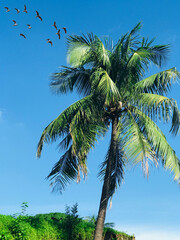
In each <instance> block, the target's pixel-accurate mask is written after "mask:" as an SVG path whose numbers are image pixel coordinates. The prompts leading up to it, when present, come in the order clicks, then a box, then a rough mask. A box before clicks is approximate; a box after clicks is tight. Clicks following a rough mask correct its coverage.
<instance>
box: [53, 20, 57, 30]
mask: <svg viewBox="0 0 180 240" xmlns="http://www.w3.org/2000/svg"><path fill="white" fill-rule="evenodd" d="M52 26H53V27H55V29H56V30H57V25H56V22H54V24H53V25H52Z"/></svg>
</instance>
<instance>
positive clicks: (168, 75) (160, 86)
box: [133, 68, 180, 95]
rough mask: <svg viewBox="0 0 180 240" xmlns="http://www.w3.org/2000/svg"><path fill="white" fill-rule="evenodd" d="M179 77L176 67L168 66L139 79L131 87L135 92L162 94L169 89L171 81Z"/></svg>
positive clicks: (174, 81)
mask: <svg viewBox="0 0 180 240" xmlns="http://www.w3.org/2000/svg"><path fill="white" fill-rule="evenodd" d="M179 78H180V73H179V72H178V71H177V70H176V68H170V69H168V70H165V71H162V72H159V73H157V74H154V75H152V76H150V77H148V78H145V79H143V80H141V81H140V82H138V83H136V84H135V86H134V87H133V88H134V91H137V92H144V93H155V94H161V95H163V94H167V93H168V92H169V91H170V89H171V86H172V83H176V82H177V79H179Z"/></svg>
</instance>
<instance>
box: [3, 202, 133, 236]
mask: <svg viewBox="0 0 180 240" xmlns="http://www.w3.org/2000/svg"><path fill="white" fill-rule="evenodd" d="M21 208H22V211H21V213H19V214H15V215H14V216H13V217H12V216H6V215H0V240H93V234H94V229H95V224H94V222H92V221H91V219H90V220H83V219H82V218H80V217H79V215H78V205H77V204H75V205H74V206H73V207H71V208H70V207H69V206H67V207H66V211H65V213H49V214H37V215H35V216H27V215H26V214H25V212H26V208H27V203H26V202H25V203H23V204H22V205H21ZM106 233H108V234H112V235H113V236H115V235H116V236H123V237H124V240H131V239H132V237H131V236H129V235H127V234H125V233H120V232H118V231H116V230H114V229H112V228H104V236H105V235H106ZM114 234H115V235H114ZM114 239H116V238H114ZM117 239H118V237H117Z"/></svg>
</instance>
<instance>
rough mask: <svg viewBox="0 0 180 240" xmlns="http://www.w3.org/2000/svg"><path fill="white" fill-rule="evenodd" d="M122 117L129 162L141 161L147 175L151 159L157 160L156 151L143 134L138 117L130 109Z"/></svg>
mask: <svg viewBox="0 0 180 240" xmlns="http://www.w3.org/2000/svg"><path fill="white" fill-rule="evenodd" d="M124 114H125V116H124V117H123V118H122V125H123V131H122V133H121V138H122V139H123V142H124V146H123V147H124V151H125V152H126V156H127V159H128V161H129V162H131V163H134V164H137V163H139V162H141V164H142V168H143V171H144V173H145V175H147V176H148V175H149V161H151V162H155V163H156V159H155V153H154V152H153V151H152V149H151V145H150V144H149V142H148V141H147V140H146V138H145V137H144V135H143V132H142V128H141V126H139V124H138V122H137V120H138V118H137V117H136V116H135V115H134V114H133V111H131V110H130V109H128V110H127V112H126V113H124Z"/></svg>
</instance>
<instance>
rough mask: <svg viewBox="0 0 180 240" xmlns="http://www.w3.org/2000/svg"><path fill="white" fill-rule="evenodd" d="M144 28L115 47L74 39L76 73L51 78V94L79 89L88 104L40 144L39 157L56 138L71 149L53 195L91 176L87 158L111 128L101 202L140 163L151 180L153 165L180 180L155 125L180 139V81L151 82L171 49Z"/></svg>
mask: <svg viewBox="0 0 180 240" xmlns="http://www.w3.org/2000/svg"><path fill="white" fill-rule="evenodd" d="M140 28H141V23H138V24H137V25H136V26H135V27H134V28H133V29H132V30H131V31H130V32H128V33H127V34H125V35H123V36H122V37H121V38H120V39H119V41H118V43H117V44H116V45H115V46H113V44H112V41H110V40H109V39H105V40H104V41H101V40H100V39H99V38H98V37H97V36H95V35H93V34H87V36H85V35H82V36H76V35H73V36H69V37H68V46H67V47H68V51H67V59H68V62H69V64H70V66H69V67H62V69H61V71H60V72H58V73H55V74H54V75H53V78H52V82H51V88H52V89H53V90H54V91H55V92H56V93H67V92H68V91H70V92H72V91H74V89H76V90H77V91H78V93H79V94H81V95H83V98H82V99H80V100H79V101H77V102H75V103H74V104H72V105H71V106H70V107H68V108H67V109H65V110H64V111H63V112H62V113H61V114H60V115H59V116H58V117H57V118H56V119H55V120H53V121H52V122H51V123H50V124H49V125H48V126H47V127H46V128H45V129H44V131H43V133H42V136H41V139H40V141H39V144H38V151H37V155H38V156H40V155H41V151H42V147H43V143H44V142H47V143H49V142H52V141H55V140H56V139H58V138H60V139H61V141H60V143H59V146H60V147H62V148H63V149H64V150H65V153H64V154H63V155H62V156H61V158H60V160H59V161H58V162H57V163H56V165H55V166H54V167H53V169H52V171H51V172H50V174H49V176H48V178H50V180H51V182H52V184H53V186H54V189H56V190H60V191H62V190H63V189H64V188H65V186H66V184H67V183H69V182H70V181H71V180H73V179H77V181H79V180H80V171H82V173H83V175H84V176H86V174H87V165H86V159H87V156H88V153H89V151H90V149H91V148H92V147H94V144H95V142H96V141H97V140H98V138H99V137H100V136H104V135H105V134H106V132H107V131H108V130H109V128H110V126H112V135H111V142H110V146H109V150H108V152H107V155H106V158H105V161H104V162H103V163H102V165H101V168H100V172H99V176H100V177H101V178H102V179H103V180H104V182H106V183H107V185H106V187H104V189H106V190H104V192H105V194H104V197H102V201H103V199H106V204H107V201H108V200H109V198H110V197H111V196H112V195H113V194H114V192H115V189H116V187H117V185H118V184H120V183H121V180H122V179H123V176H124V169H125V165H126V164H127V163H129V162H130V163H133V164H136V163H139V162H141V164H142V167H143V170H144V172H145V173H146V174H147V175H148V173H149V167H148V166H149V162H150V161H151V162H153V163H154V164H155V165H156V166H157V165H158V164H159V163H162V164H163V166H164V167H165V168H167V169H169V170H170V171H172V172H173V174H174V178H175V179H176V180H178V179H179V177H180V161H179V159H178V157H177V156H176V153H175V151H174V150H173V149H172V148H171V146H170V145H169V144H168V142H167V140H166V137H165V136H164V134H163V133H162V131H161V130H160V128H159V127H158V126H157V125H156V123H155V122H156V121H157V120H163V121H164V122H169V121H171V129H170V131H171V132H172V133H173V134H174V135H176V134H177V132H178V129H179V123H180V113H179V110H178V107H177V103H176V101H175V100H174V99H170V98H168V97H167V94H168V93H169V91H170V89H171V85H172V83H175V82H176V81H177V79H178V78H179V77H180V74H179V72H178V71H177V70H176V69H175V68H171V69H168V70H165V71H162V72H159V73H157V74H154V75H152V76H150V77H146V78H145V76H146V72H147V70H148V69H149V67H150V65H151V64H154V65H156V66H158V67H161V66H162V63H163V62H164V61H165V60H166V57H167V53H168V51H169V45H153V42H154V39H152V40H150V41H149V40H148V39H145V38H142V37H140V36H139V34H138V32H139V30H140ZM106 206H107V205H106ZM97 239H98V238H97ZM99 239H100V238H99Z"/></svg>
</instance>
